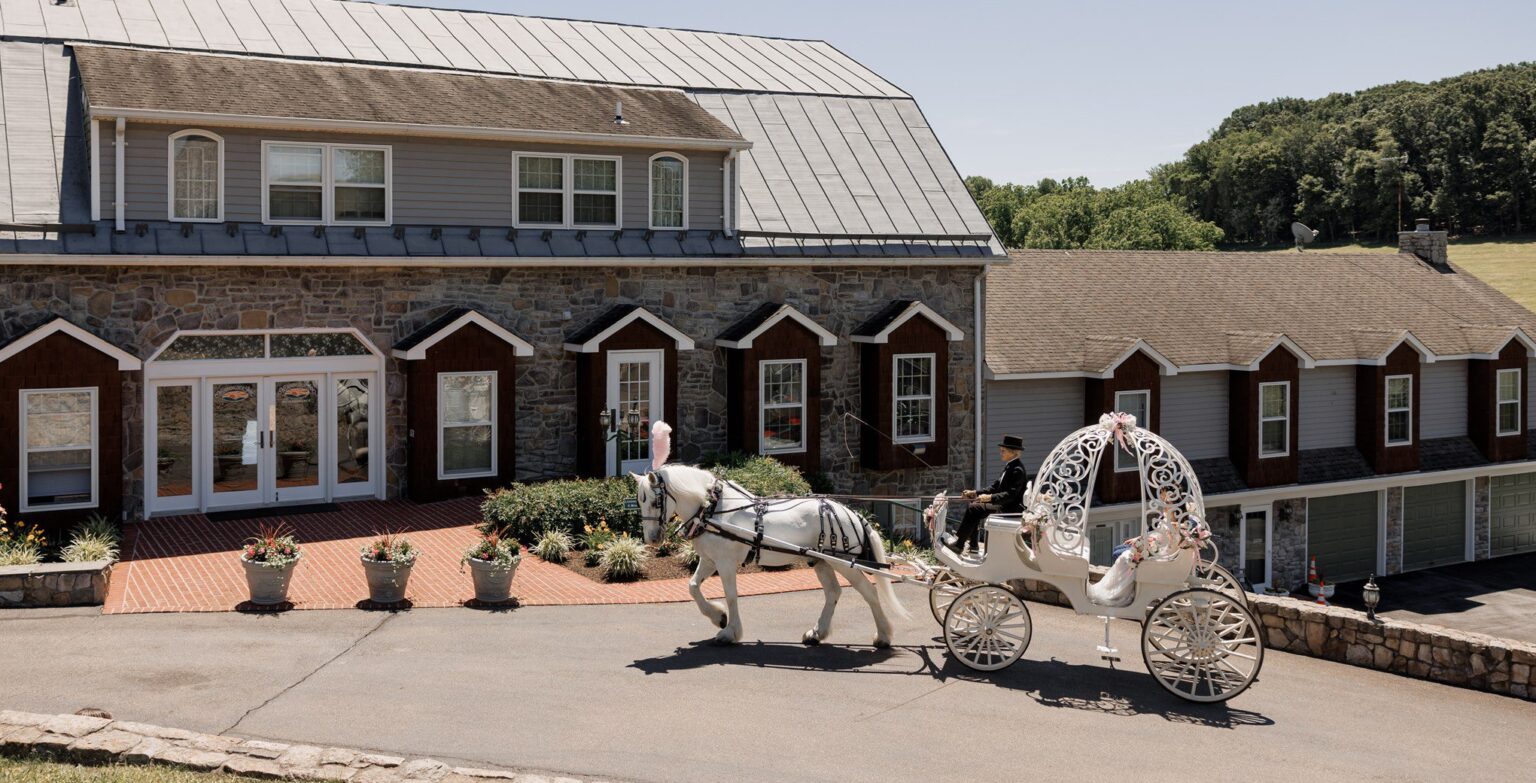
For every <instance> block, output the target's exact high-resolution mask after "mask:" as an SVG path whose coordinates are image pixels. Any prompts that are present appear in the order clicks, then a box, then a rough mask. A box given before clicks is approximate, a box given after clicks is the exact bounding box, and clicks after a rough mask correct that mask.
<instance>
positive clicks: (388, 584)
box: [362, 532, 418, 604]
mask: <svg viewBox="0 0 1536 783" xmlns="http://www.w3.org/2000/svg"><path fill="white" fill-rule="evenodd" d="M376 535H377V537H376V538H375V539H374V540H373V543H371V544H368V545H366V546H364V547H363V549H362V562H363V574H364V575H365V576H366V577H367V578H368V600H370V601H372V602H374V603H376V604H398V603H400V602H401V601H404V600H405V585H406V583H407V582H409V581H410V579H411V566H412V565H413V564H415V562H416V555H417V554H418V550H417V549H416V547H415V546H414V545H412V544H411V541H410V539H408V538H406V537H405V536H402V535H400V534H399V533H390V532H384V533H378V534H376Z"/></svg>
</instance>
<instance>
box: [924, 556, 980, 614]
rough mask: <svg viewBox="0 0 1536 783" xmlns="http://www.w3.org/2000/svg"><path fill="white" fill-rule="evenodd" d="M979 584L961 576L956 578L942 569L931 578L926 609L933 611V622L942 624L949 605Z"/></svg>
mask: <svg viewBox="0 0 1536 783" xmlns="http://www.w3.org/2000/svg"><path fill="white" fill-rule="evenodd" d="M977 584H979V583H978V582H973V581H971V580H969V579H966V578H964V577H961V576H956V575H955V572H954V571H951V570H949V569H947V568H946V569H944V570H942V571H940V572H939V573H938V574H937V575H935V576H934V577H933V587H932V588H930V589H929V590H928V608H929V609H931V610H933V621H934V622H936V623H938V624H939V625H943V624H944V613H945V612H947V611H949V605H950V604H952V603H954V602H955V599H956V598H959V597H960V594H961V593H963V592H965V591H966V590H967V589H969V588H971V587H974V586H975V585H977Z"/></svg>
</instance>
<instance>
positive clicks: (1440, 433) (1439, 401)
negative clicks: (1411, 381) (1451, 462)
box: [1419, 361, 1467, 438]
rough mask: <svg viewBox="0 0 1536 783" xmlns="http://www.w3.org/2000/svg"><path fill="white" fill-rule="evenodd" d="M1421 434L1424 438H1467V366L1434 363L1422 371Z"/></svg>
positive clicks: (1420, 388)
mask: <svg viewBox="0 0 1536 783" xmlns="http://www.w3.org/2000/svg"><path fill="white" fill-rule="evenodd" d="M1419 397H1420V400H1419V431H1420V432H1421V433H1422V435H1421V437H1424V438H1460V437H1465V436H1466V434H1467V363H1466V362H1465V361H1449V362H1434V363H1431V364H1424V365H1420V369H1419Z"/></svg>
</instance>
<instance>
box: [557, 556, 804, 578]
mask: <svg viewBox="0 0 1536 783" xmlns="http://www.w3.org/2000/svg"><path fill="white" fill-rule="evenodd" d="M586 556H587V553H586V551H585V550H582V551H576V552H572V553H571V555H570V557H567V558H566V559H565V562H564V563H561V564H560V565H562V566H565V567H566V569H568V570H571V571H575V572H576V573H578V574H581V575H582V576H584V577H586V578H588V579H591V580H592V581H594V582H602V583H604V584H607V583H608V580H607V579H604V578H603V567H602V566H601V565H595V566H591V567H588V566H587V564H586ZM529 557H537V555H529ZM809 567H810V566H808V565H805V564H796V565H791V566H785V567H781V568H763V567H762V566H760V565H758V564H757V563H752V564H750V565H745V566H741V567H739V568H737V569H736V573H738V574H756V573H759V572H762V571H789V570H792V569H796V568H809ZM691 576H693V568H692V567H691V566H685V565H683V561H681V560H678V559H677V558H676V557H673V556H671V555H668V556H666V557H657V556H656V554H655V553H654V552H653V553H652V554H651V559H650V560H647V561H645V575H644V576H642V577H640V578H639V579H635V580H632V581H636V582H653V581H656V580H659V579H687V578H689V577H691Z"/></svg>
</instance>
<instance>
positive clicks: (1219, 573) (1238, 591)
mask: <svg viewBox="0 0 1536 783" xmlns="http://www.w3.org/2000/svg"><path fill="white" fill-rule="evenodd" d="M1194 584H1195V586H1197V587H1205V588H1209V589H1211V590H1215V591H1216V592H1218V593H1224V594H1226V595H1229V596H1231V597H1233V598H1236V599H1237V600H1238V601H1240V602H1242V604H1243V608H1245V609H1246V608H1247V607H1248V591H1247V590H1244V589H1243V583H1242V582H1239V581H1237V577H1236V576H1233V575H1232V572H1231V571H1228V570H1227V569H1226V568H1223V567H1222V566H1219V565H1217V564H1216V563H1215V562H1214V561H1211V560H1201V561H1200V565H1198V566H1196V567H1195V583H1194Z"/></svg>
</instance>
